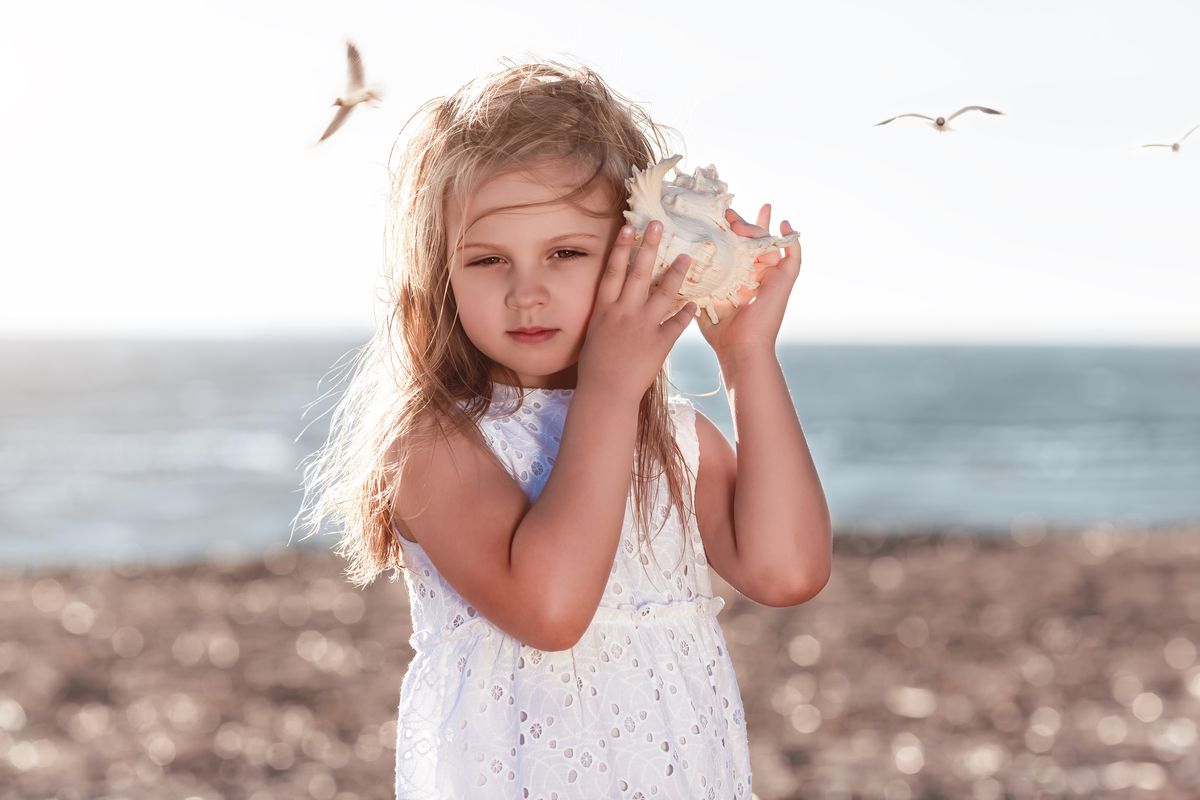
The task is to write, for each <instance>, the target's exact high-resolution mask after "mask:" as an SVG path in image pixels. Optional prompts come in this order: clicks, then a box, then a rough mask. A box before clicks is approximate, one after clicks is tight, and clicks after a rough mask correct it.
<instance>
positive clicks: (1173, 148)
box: [1142, 125, 1200, 153]
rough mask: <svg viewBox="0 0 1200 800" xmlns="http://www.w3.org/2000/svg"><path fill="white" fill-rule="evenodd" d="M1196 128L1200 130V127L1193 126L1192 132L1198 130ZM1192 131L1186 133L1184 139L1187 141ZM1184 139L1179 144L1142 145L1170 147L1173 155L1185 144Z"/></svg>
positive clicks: (1147, 145) (1145, 145)
mask: <svg viewBox="0 0 1200 800" xmlns="http://www.w3.org/2000/svg"><path fill="white" fill-rule="evenodd" d="M1196 128H1200V125H1195V126H1193V127H1192V131H1194V130H1196ZM1192 131H1188V132H1187V133H1185V134H1184V135H1183V139H1186V138H1187V137H1189V136H1191V135H1192ZM1183 139H1180V140H1179V141H1178V142H1174V143H1173V144H1144V145H1142V147H1169V148H1171V152H1172V153H1178V152H1179V146H1180V145H1182V144H1183Z"/></svg>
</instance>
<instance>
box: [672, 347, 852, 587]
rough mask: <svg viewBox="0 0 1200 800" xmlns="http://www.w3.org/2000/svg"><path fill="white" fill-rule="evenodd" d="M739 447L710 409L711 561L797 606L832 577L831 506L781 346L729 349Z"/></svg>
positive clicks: (704, 530)
mask: <svg viewBox="0 0 1200 800" xmlns="http://www.w3.org/2000/svg"><path fill="white" fill-rule="evenodd" d="M719 363H720V365H721V371H722V374H723V376H724V379H725V385H726V387H727V390H728V397H729V404H730V408H731V410H732V412H733V420H734V432H735V437H736V442H737V453H736V455H735V454H734V451H733V450H732V449H731V448H730V446H729V443H728V442H727V441H726V440H725V437H724V435H722V433H721V432H720V430H718V429H717V427H716V426H715V425H713V424H712V422H710V421H709V420H708V419H707V418H706V417H704V416H703V415H701V414H697V415H696V428H697V434H698V435H699V438H700V474H699V476H698V478H697V487H696V494H697V498H696V513H697V523H698V525H699V527H700V533H701V535H702V538H703V539H704V547H705V551H706V552H707V554H708V559H709V563H710V564H711V565H712V567H713V569H714V570H716V572H717V574H718V575H720V576H721V577H722V578H724V579H725V580H726V581H727V582H728V583H729V584H730V585H731V586H733V587H734V588H735V589H737V590H738V591H739V592H741V593H742V594H744V595H746V596H747V597H749V598H750V599H752V600H754V601H756V602H759V603H763V604H764V605H770V606H790V605H797V604H799V603H803V602H804V601H806V600H808V599H810V598H812V597H813V596H815V595H816V594H817V593H818V592H819V591H820V590H821V588H822V587H823V586H824V585H825V584H826V582H827V581H828V580H829V575H830V569H831V556H832V537H831V534H830V519H829V509H828V506H827V504H826V501H825V493H824V491H823V490H822V488H821V482H820V479H819V478H818V476H817V470H816V467H815V466H814V465H813V461H812V457H811V455H810V454H809V450H808V444H807V442H806V441H805V438H804V432H803V431H802V430H801V427H800V421H799V419H798V418H797V416H796V411H795V408H794V406H793V404H792V399H791V396H790V395H789V393H788V388H787V384H786V382H785V381H784V377H783V370H782V368H781V367H780V366H779V361H778V360H777V359H776V358H775V354H774V352H773V351H770V350H764V351H758V350H754V351H748V352H741V353H738V354H736V355H732V354H729V355H724V356H722V357H720V359H719Z"/></svg>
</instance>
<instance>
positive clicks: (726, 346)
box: [697, 203, 800, 356]
mask: <svg viewBox="0 0 1200 800" xmlns="http://www.w3.org/2000/svg"><path fill="white" fill-rule="evenodd" d="M725 218H726V220H728V222H729V225H730V228H731V229H732V230H733V232H734V233H736V234H737V235H738V236H747V237H755V236H767V235H768V234H769V233H770V227H771V204H770V203H766V204H764V205H763V207H762V208H761V209H759V211H758V224H757V225H751V224H750V223H748V222H746V221H745V220H744V219H742V218H741V216H740V215H739V214H738V213H737V212H736V211H734V210H733V209H732V208H729V209H726V210H725ZM791 232H792V226H791V225H790V224H789V223H788V221H787V220H784V221H783V224H782V225H780V226H779V234H780V235H781V236H786V235H787V234H789V233H791ZM799 275H800V243H799V242H796V243H794V244H791V245H789V246H788V247H786V248H784V255H783V257H782V258H781V257H780V256H779V251H778V250H770V251H767V252H766V253H763V254H762V255H761V256H759V257H758V258H756V259H755V260H754V279H755V280H756V281H758V284H759V285H758V288H757V289H750V288H749V287H742V288H741V289H740V290H739V291H738V303H739V305H738V306H734V305H733V304H732V303H730V302H729V301H727V300H721V301H719V302H718V303H717V304H716V307H715V308H714V310H715V311H716V313H717V316H718V317H719V318H720V320H721V321H720V322H717V323H713V322H712V321H711V320H710V319H709V318H708V312H707V311H703V310H701V311H700V312H699V313H698V315H697V322H698V324H699V326H700V333H701V334H703V336H704V338H705V340H706V341H707V342H708V343H709V345H711V346H712V348H713V350H714V351H716V353H717V355H718V356H720V355H723V354H732V353H734V352H735V351H741V350H745V349H755V348H757V349H762V348H766V349H767V350H768V351H770V352H774V350H775V340H776V338H778V336H779V327H780V325H781V324H782V323H783V312H784V311H785V310H786V308H787V300H788V296H789V295H790V294H791V292H792V286H794V285H795V283H796V278H797V277H799ZM751 298H753V300H754V302H752V303H751V302H749V301H750V299H751Z"/></svg>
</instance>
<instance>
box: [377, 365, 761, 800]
mask: <svg viewBox="0 0 1200 800" xmlns="http://www.w3.org/2000/svg"><path fill="white" fill-rule="evenodd" d="M573 394H574V390H572V389H528V390H526V392H525V395H524V402H523V404H522V406H521V408H520V410H519V411H517V412H516V413H511V414H510V413H509V412H511V411H512V409H513V408H514V407H515V405H516V400H517V394H516V390H515V389H513V388H512V387H501V386H498V387H497V390H496V394H495V395H494V396H493V398H492V404H491V407H490V408H489V409H488V411H487V412H486V414H485V416H484V418H483V419H482V420H481V421H480V426H481V429H482V431H483V434H484V438H485V441H486V442H487V444H488V446H489V447H490V448H491V449H492V451H493V452H495V453H496V454H497V456H499V458H500V460H501V462H502V463H503V464H504V465H505V466H506V468H507V469H508V470H509V472H510V473H511V474H512V475H513V477H514V479H515V480H517V481H518V483H519V484H520V486H521V488H522V489H523V490H524V491H525V493H526V495H528V497H529V498H530V501H531V502H532V501H534V500H536V499H537V497H538V495H539V493H540V492H541V490H542V487H543V486H544V485H545V483H546V479H547V478H548V477H549V474H550V469H551V468H552V467H553V465H554V461H555V457H556V455H557V453H558V446H559V442H560V439H561V435H562V430H563V424H564V422H565V420H566V416H567V409H568V407H569V406H570V402H571V398H572V396H573ZM669 410H670V416H671V419H672V421H673V423H674V427H675V432H676V437H677V441H678V443H679V445H680V449H681V451H682V452H683V454H684V458H685V460H686V462H687V464H688V467H689V469H691V470H692V472H693V474H695V471H696V470H697V467H698V463H699V441H698V439H697V437H696V428H695V409H694V407H693V406H692V404H691V402H690V401H688V400H686V399H684V398H680V397H671V398H670V399H669ZM659 480H660V483H659V486H658V497H659V501H658V507H657V508H656V510H655V514H656V516H655V527H656V528H657V525H658V524H659V523H660V522H662V521H663V520H664V519H665V520H666V524H665V525H664V526H663V527H662V529H661V530H660V531H658V532H657V533H656V534H655V533H654V530H652V531H651V533H652V534H653V535H654V540H653V543H652V545H651V547H650V548H648V547H646V546H644V545H642V546H639V542H638V537H637V536H636V533H635V529H634V526H633V523H634V520H635V513H634V508H633V499H632V491H631V493H630V499H629V501H628V502H627V504H626V509H625V522H624V524H623V527H622V530H621V539H620V543H619V544H618V546H617V553H616V558H615V559H614V561H613V565H612V570H611V573H610V575H609V579H608V584H607V585H606V586H605V589H604V594H603V597H602V598H601V601H600V606H599V608H598V609H597V610H596V615H595V617H594V618H593V619H592V622H591V624H590V626H589V627H588V629H587V630H586V631H585V633H584V634H583V637H582V638H581V639H580V640H579V642H578V643H576V645H575V646H574V647H573V648H571V649H570V650H562V651H557V652H547V651H543V650H538V649H536V648H534V647H529V646H527V645H525V644H523V643H521V642H520V641H519V640H518V639H516V638H514V637H512V636H510V635H508V634H507V633H505V632H504V631H502V630H501V629H499V628H497V627H496V626H494V625H493V624H492V623H491V622H490V621H489V620H488V619H486V618H485V617H484V616H483V615H482V614H481V613H480V612H479V611H478V610H476V609H475V608H472V607H471V606H470V605H469V604H468V603H467V602H466V601H465V600H463V598H462V597H460V596H459V594H458V593H457V592H456V591H455V590H454V589H453V588H452V587H451V586H450V585H449V584H448V583H447V582H446V581H445V580H444V579H443V578H442V576H441V575H440V574H439V573H438V571H437V569H436V568H435V567H434V566H433V563H432V562H431V561H430V560H429V558H428V557H427V555H426V554H425V552H424V550H422V548H421V547H420V546H419V545H416V544H414V543H412V542H409V541H408V540H407V539H404V538H403V537H401V538H400V541H401V546H402V547H403V549H404V554H405V563H406V565H407V567H408V569H406V570H405V571H404V579H405V583H406V585H407V588H408V596H409V606H410V609H411V613H412V625H413V631H414V633H413V635H412V638H411V639H410V640H409V644H410V645H411V646H412V648H413V650H414V651H415V655H414V656H413V658H412V661H411V662H410V664H409V667H408V670H407V672H406V673H405V675H404V680H403V683H402V684H401V690H400V706H399V717H398V724H397V738H396V797H397V800H408V799H409V798H421V799H422V800H424V799H425V798H487V799H488V800H509V798H516V799H519V800H574V799H575V798H582V799H585V800H594V799H595V798H622V799H624V798H629V799H630V800H675V799H676V798H678V799H679V800H684V799H685V798H686V800H697V799H698V798H704V800H717V799H718V798H720V800H729V799H730V798H745V800H749V798H750V792H751V774H750V754H749V747H748V740H747V734H746V724H745V711H744V709H743V705H742V699H741V694H740V692H739V689H738V685H737V679H736V677H735V676H734V671H733V663H732V661H731V660H730V657H729V651H728V648H727V647H726V644H725V638H724V636H723V634H722V632H721V627H720V625H719V623H718V622H717V614H718V612H719V611H720V610H721V608H722V606H723V605H724V601H723V600H722V599H721V598H720V597H716V596H714V595H713V593H712V586H711V584H710V582H709V575H708V563H707V558H706V556H705V553H704V546H703V543H702V541H701V538H700V532H699V530H698V529H697V527H696V523H695V521H694V520H691V521H689V523H688V525H687V526H686V528H685V527H684V526H683V525H682V524H681V521H680V519H679V516H678V514H677V513H676V512H675V510H674V509H671V508H670V503H669V492H668V491H667V486H666V482H665V479H663V478H660V479H659ZM398 535H399V534H397V536H398ZM688 541H690V543H691V547H690V548H688V547H685V543H686V542H688ZM651 548H652V549H653V551H654V555H653V556H651V555H650V553H649V552H648V551H649V550H650V549H651Z"/></svg>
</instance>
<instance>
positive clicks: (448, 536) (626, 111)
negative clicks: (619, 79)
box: [305, 64, 831, 800]
mask: <svg viewBox="0 0 1200 800" xmlns="http://www.w3.org/2000/svg"><path fill="white" fill-rule="evenodd" d="M423 111H425V112H426V113H425V116H424V119H423V122H422V123H421V125H420V127H419V129H418V130H417V131H416V132H415V134H413V136H412V138H411V139H410V141H409V142H408V144H407V147H406V148H405V149H403V150H402V151H401V152H400V162H399V165H398V168H397V169H395V170H394V179H393V181H394V182H393V192H392V196H391V201H392V202H391V209H390V213H389V240H390V242H391V244H392V245H393V247H392V248H391V249H390V251H389V266H390V286H389V289H390V294H389V300H390V309H391V315H390V316H389V318H388V320H387V325H385V326H384V327H383V328H382V329H381V330H380V331H379V333H378V334H377V336H376V337H375V339H374V341H373V342H372V343H371V344H370V346H368V347H367V348H366V349H365V350H364V351H363V353H361V354H360V359H359V361H358V363H357V365H356V374H355V376H354V379H353V381H352V382H351V384H350V386H349V387H348V389H347V391H346V393H345V395H344V397H343V399H342V400H341V401H340V405H339V407H338V408H337V409H335V412H334V416H333V420H332V425H331V433H330V439H329V441H328V442H327V443H326V444H325V446H324V447H323V448H322V451H321V452H320V453H319V458H318V459H317V462H316V464H314V465H313V466H312V467H311V468H309V469H306V471H305V475H306V479H307V481H308V486H307V487H306V488H307V490H308V493H306V499H307V498H308V497H309V496H313V497H315V498H316V503H315V505H313V506H312V508H311V510H310V519H311V520H312V527H313V529H316V528H317V526H318V525H319V523H320V521H321V519H323V518H324V517H325V516H328V515H336V516H338V517H339V518H340V519H342V521H343V522H344V523H345V525H346V527H345V530H344V532H343V537H342V538H341V540H340V542H339V545H338V549H337V552H338V553H339V554H340V555H343V556H345V557H346V558H348V559H349V562H350V568H349V570H348V573H347V574H348V575H349V576H350V577H351V578H352V579H353V580H354V581H355V582H356V583H358V584H360V585H363V584H366V583H368V582H370V581H371V580H372V579H373V578H374V577H375V575H377V574H378V573H379V572H380V571H382V570H384V569H388V568H391V569H392V570H393V573H392V579H393V580H394V579H395V572H394V570H395V568H398V567H403V568H404V570H405V573H404V575H405V583H406V585H407V589H408V593H409V601H410V608H411V613H412V623H413V630H414V634H413V636H412V638H411V639H410V644H411V646H412V648H413V650H414V651H415V655H414V656H413V659H412V661H411V663H410V665H409V667H408V670H407V673H406V674H405V676H404V680H403V683H402V686H401V691H400V708H399V722H398V727H397V734H398V735H397V740H396V796H397V798H443V797H444V798H468V797H469V798H530V799H531V800H533V799H536V798H546V800H549V799H550V798H559V800H566V798H600V797H620V798H626V797H628V798H642V799H643V800H648V799H649V798H654V800H667V799H668V798H689V799H691V798H710V799H711V798H722V799H724V798H750V797H751V772H750V760H749V750H748V743H747V735H746V728H745V718H744V712H743V706H742V700H741V696H740V692H739V689H738V685H737V681H736V678H735V675H734V672H733V666H732V662H731V661H730V657H729V652H728V649H727V648H726V646H725V640H724V637H723V635H722V632H721V629H720V626H719V625H718V623H717V620H716V614H717V612H718V611H720V609H721V607H722V605H723V601H722V599H721V598H719V597H715V596H714V595H713V592H712V588H711V585H710V582H709V576H708V566H710V565H711V566H712V568H713V569H715V570H716V571H717V573H718V574H719V575H720V576H721V577H722V578H724V579H725V580H726V581H727V582H729V583H730V584H731V585H732V586H733V587H734V588H736V589H737V590H738V591H740V592H742V593H743V594H745V595H746V596H747V597H750V598H751V599H753V600H756V601H758V602H759V603H763V604H765V605H769V606H777V607H779V606H789V605H794V604H797V603H802V602H804V601H805V600H807V599H809V598H811V597H813V596H814V595H815V594H816V593H817V592H818V591H820V589H821V587H822V586H824V584H825V582H826V581H827V580H828V577H829V570H830V549H831V548H830V525H829V515H828V511H827V509H826V504H825V498H824V494H823V492H822V490H821V486H820V483H819V481H818V478H817V474H816V471H815V469H814V467H813V464H812V461H811V459H810V457H809V453H808V447H807V445H806V443H805V439H804V435H803V433H802V432H801V428H800V424H799V422H798V420H797V418H796V413H795V410H794V408H793V405H792V402H791V399H790V397H789V395H788V390H787V385H786V383H785V382H784V378H783V374H782V371H781V369H780V366H779V363H778V361H777V360H776V358H775V351H774V347H775V339H776V336H777V334H778V331H779V326H780V323H781V321H782V319H783V313H784V309H785V306H786V303H787V298H788V294H789V292H790V291H791V288H792V285H793V283H794V282H795V280H796V277H797V275H798V274H799V269H800V249H799V247H798V246H790V247H788V248H787V249H786V251H785V255H784V256H783V257H782V258H781V257H780V256H779V254H778V253H776V254H775V255H774V256H771V257H764V258H762V259H760V262H759V265H758V266H759V269H758V277H759V279H760V281H761V286H760V288H759V289H758V290H757V292H756V297H755V300H754V302H753V303H750V304H747V303H745V302H743V303H742V304H741V305H740V306H739V307H737V308H735V307H733V306H732V305H730V304H725V305H723V306H721V307H719V308H718V309H717V310H718V314H719V316H720V320H721V321H720V322H719V323H717V324H715V325H714V324H711V323H709V321H708V319H707V317H706V316H705V315H701V316H700V318H699V322H698V324H699V325H700V330H701V333H702V334H703V336H704V338H705V339H706V340H707V341H708V343H709V344H710V345H711V346H712V347H713V349H714V351H715V352H716V355H717V358H718V360H719V363H720V367H721V371H722V375H723V377H724V380H725V385H726V387H727V392H728V397H729V402H730V405H731V407H732V409H733V417H734V420H735V424H736V431H737V440H738V450H737V454H736V455H735V454H734V451H733V449H732V448H731V447H730V445H729V444H728V443H727V442H726V441H725V439H724V437H723V436H722V435H721V433H720V431H719V430H718V429H717V428H716V427H715V426H714V425H713V424H712V422H710V421H709V420H708V419H707V418H705V417H704V416H703V415H702V414H699V413H697V412H696V411H695V410H694V408H693V406H692V404H691V403H690V402H688V401H687V400H684V399H682V398H678V397H668V396H667V392H666V383H667V373H666V370H665V368H664V361H665V359H666V356H667V353H668V352H669V350H670V349H671V346H672V345H673V344H674V342H675V340H676V339H677V338H678V337H679V335H680V334H681V333H682V332H683V330H684V328H685V327H686V326H687V324H688V323H689V322H690V320H691V319H692V318H693V316H694V315H695V313H696V308H695V305H694V304H692V303H688V304H687V305H686V306H684V307H683V308H679V304H678V301H677V300H676V296H677V295H676V293H677V290H678V288H679V286H680V285H681V283H682V281H683V278H684V275H685V273H686V270H687V258H686V257H680V259H678V260H677V261H676V262H675V263H674V264H673V265H672V266H671V269H670V270H669V271H668V272H667V273H666V274H665V276H664V277H663V278H662V279H661V280H659V281H658V282H657V284H652V282H651V280H650V273H651V268H652V265H653V263H654V256H655V253H656V252H657V249H658V245H659V240H660V237H661V223H660V222H659V221H654V222H652V223H651V224H650V225H649V226H647V229H646V230H645V231H644V232H640V239H639V236H638V232H634V231H631V230H630V229H629V228H628V227H627V226H623V224H622V222H623V218H622V209H623V208H624V205H625V199H626V190H625V185H624V179H625V178H627V177H628V176H630V175H631V174H632V173H633V168H634V167H635V166H636V167H638V168H642V169H644V168H646V167H647V166H648V165H650V164H652V163H655V162H656V161H658V160H660V159H661V158H662V157H663V155H664V154H665V153H666V152H667V151H666V149H665V147H664V146H663V145H664V143H663V138H662V135H661V132H660V129H659V127H658V126H656V125H655V124H654V123H653V122H651V121H650V120H649V118H648V117H647V116H646V115H645V113H644V112H643V111H641V110H640V109H639V108H638V107H637V106H635V105H633V104H631V103H628V102H627V101H625V100H624V99H623V98H621V97H620V96H619V95H616V94H615V93H614V92H612V90H610V89H609V88H608V87H607V86H606V85H605V84H604V82H603V81H602V80H601V79H600V78H599V77H598V76H597V75H596V74H595V73H594V72H592V71H590V70H588V69H586V68H582V69H572V68H568V67H564V66H562V65H558V64H528V65H511V66H509V67H508V68H506V69H504V70H502V71H500V72H498V73H497V74H494V75H491V76H488V77H487V78H485V79H482V80H479V81H473V82H470V83H468V84H467V85H465V86H464V87H462V88H461V89H460V90H459V91H458V92H456V93H455V94H454V95H453V96H451V97H449V98H440V99H437V100H434V101H431V102H430V103H428V104H427V105H426V106H425V107H424V109H423ZM769 213H770V207H769V206H764V208H763V210H762V212H761V213H760V215H759V218H758V225H750V224H748V223H746V222H744V221H742V220H741V218H740V217H738V216H737V215H736V213H733V212H732V211H731V212H730V222H731V224H732V226H733V229H734V231H735V232H737V233H738V234H739V235H745V236H758V235H765V234H766V232H767V228H768V226H769V222H770V217H769ZM781 230H782V232H783V233H784V234H786V233H788V232H789V231H790V230H791V226H790V225H788V223H787V222H784V223H783V224H782V226H781ZM639 242H640V244H639ZM748 297H749V295H747V299H748ZM402 562H403V564H402Z"/></svg>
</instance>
